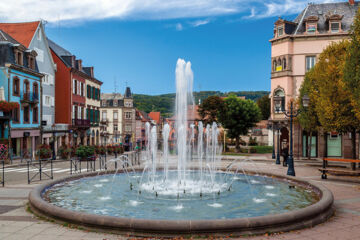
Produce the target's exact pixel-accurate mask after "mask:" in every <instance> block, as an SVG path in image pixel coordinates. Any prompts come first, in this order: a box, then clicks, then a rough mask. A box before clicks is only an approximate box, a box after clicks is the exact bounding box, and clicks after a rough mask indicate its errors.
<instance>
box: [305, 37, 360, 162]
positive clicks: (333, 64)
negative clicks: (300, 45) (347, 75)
mask: <svg viewBox="0 0 360 240" xmlns="http://www.w3.org/2000/svg"><path fill="white" fill-rule="evenodd" d="M348 47H349V42H348V41H341V42H338V43H332V44H331V45H329V46H328V47H327V48H326V49H325V50H324V51H323V52H322V53H321V54H320V57H319V61H318V63H317V64H316V65H315V67H314V70H313V72H312V73H311V74H312V77H313V80H314V81H313V84H314V87H313V91H312V97H313V99H314V100H315V102H316V103H315V111H316V114H317V116H318V118H319V122H320V124H321V126H322V127H323V129H324V131H327V132H329V131H337V132H340V133H346V132H351V133H352V136H353V137H352V140H353V141H352V144H353V146H352V149H353V158H356V129H357V126H359V120H358V119H357V118H356V116H355V113H354V111H353V105H352V101H351V97H350V96H351V91H350V89H349V88H346V87H345V82H344V65H345V59H346V56H347V49H348Z"/></svg>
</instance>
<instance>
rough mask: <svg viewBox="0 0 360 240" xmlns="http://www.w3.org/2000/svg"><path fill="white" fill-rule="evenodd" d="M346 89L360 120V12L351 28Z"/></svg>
mask: <svg viewBox="0 0 360 240" xmlns="http://www.w3.org/2000/svg"><path fill="white" fill-rule="evenodd" d="M344 82H345V87H346V88H347V90H348V92H349V93H350V100H351V104H352V106H353V108H354V113H355V115H356V117H357V118H358V119H360V11H359V10H358V12H357V14H356V16H355V18H354V23H353V25H352V26H351V42H350V44H349V47H348V51H347V58H346V62H345V67H344Z"/></svg>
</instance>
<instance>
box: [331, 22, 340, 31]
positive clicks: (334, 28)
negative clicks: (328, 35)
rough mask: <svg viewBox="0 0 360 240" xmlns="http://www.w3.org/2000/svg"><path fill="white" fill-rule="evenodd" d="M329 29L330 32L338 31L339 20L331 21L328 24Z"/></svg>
mask: <svg viewBox="0 0 360 240" xmlns="http://www.w3.org/2000/svg"><path fill="white" fill-rule="evenodd" d="M330 30H331V32H332V33H338V32H339V31H340V23H339V22H332V23H331V24H330Z"/></svg>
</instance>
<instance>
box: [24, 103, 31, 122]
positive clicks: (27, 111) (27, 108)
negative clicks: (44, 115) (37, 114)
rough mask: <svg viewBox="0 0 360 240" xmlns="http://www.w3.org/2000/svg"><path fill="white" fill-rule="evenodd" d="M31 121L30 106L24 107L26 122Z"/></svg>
mask: <svg viewBox="0 0 360 240" xmlns="http://www.w3.org/2000/svg"><path fill="white" fill-rule="evenodd" d="M29 122H30V107H29V106H27V107H24V123H29Z"/></svg>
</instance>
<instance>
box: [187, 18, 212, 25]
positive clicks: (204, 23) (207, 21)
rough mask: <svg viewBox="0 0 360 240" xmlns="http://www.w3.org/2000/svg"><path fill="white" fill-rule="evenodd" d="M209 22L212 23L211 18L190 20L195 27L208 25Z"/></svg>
mask: <svg viewBox="0 0 360 240" xmlns="http://www.w3.org/2000/svg"><path fill="white" fill-rule="evenodd" d="M208 23H210V19H203V20H197V21H194V22H190V25H191V26H193V27H199V26H201V25H206V24H208Z"/></svg>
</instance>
